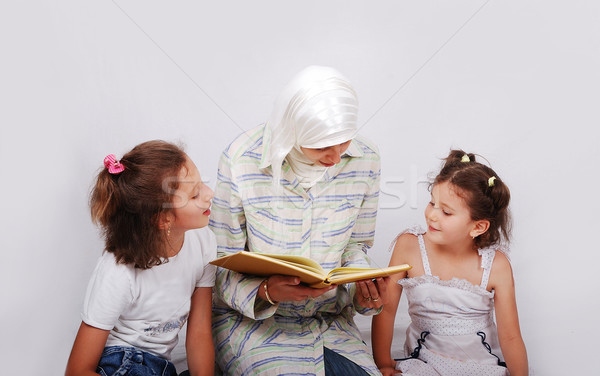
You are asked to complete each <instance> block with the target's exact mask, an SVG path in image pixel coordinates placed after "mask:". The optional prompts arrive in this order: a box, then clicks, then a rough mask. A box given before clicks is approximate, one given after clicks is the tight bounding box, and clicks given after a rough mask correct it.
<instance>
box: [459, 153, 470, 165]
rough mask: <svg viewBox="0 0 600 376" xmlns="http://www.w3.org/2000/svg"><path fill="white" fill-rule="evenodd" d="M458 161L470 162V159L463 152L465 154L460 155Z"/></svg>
mask: <svg viewBox="0 0 600 376" xmlns="http://www.w3.org/2000/svg"><path fill="white" fill-rule="evenodd" d="M460 161H461V162H464V163H469V162H471V159H470V158H469V156H468V155H466V154H465V155H463V156H462V158H461V159H460Z"/></svg>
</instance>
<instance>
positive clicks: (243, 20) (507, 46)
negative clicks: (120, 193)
mask: <svg viewBox="0 0 600 376" xmlns="http://www.w3.org/2000/svg"><path fill="white" fill-rule="evenodd" d="M599 18H600V5H599V3H598V2H596V1H593V0H588V1H584V0H571V1H568V2H567V1H558V0H546V1H541V0H539V1H532V0H529V1H525V0H506V1H484V0H457V1H440V0H438V1H434V0H427V1H423V0H421V1H416V0H413V1H379V2H359V1H341V0H338V1H328V2H324V1H314V0H308V1H302V2H293V3H292V2H282V1H251V2H250V1H237V2H231V1H223V2H205V3H202V4H199V2H197V1H177V2H166V1H139V0H137V1H133V0H116V1H107V0H106V1H93V2H83V1H74V0H64V1H62V2H46V1H29V2H10V3H9V2H4V3H2V5H0V42H1V43H0V46H1V48H0V53H1V54H2V57H1V59H0V103H1V104H0V108H1V110H0V127H1V131H0V132H1V133H0V161H1V165H2V167H1V171H2V174H1V178H0V179H2V184H1V185H0V193H1V197H3V198H4V204H3V205H2V215H0V221H1V222H0V224H1V226H0V242H1V243H0V244H1V248H0V252H1V258H0V319H1V321H0V322H1V323H2V326H3V330H2V335H1V338H2V340H0V358H1V359H2V364H3V365H2V371H1V372H2V373H3V374H10V375H13V374H24V375H40V374H47V375H59V374H61V373H63V370H64V366H65V364H66V360H67V357H68V354H69V351H70V348H71V345H72V342H73V338H74V336H75V332H76V330H77V327H78V325H79V309H80V305H81V302H82V299H83V295H84V290H85V286H86V283H87V279H88V277H89V274H90V272H91V270H92V268H93V266H94V262H95V260H96V258H97V257H98V256H99V255H100V253H101V250H102V242H101V241H100V239H99V238H98V232H97V230H96V229H95V228H94V227H93V225H92V224H91V221H90V219H89V214H88V208H87V197H88V196H87V195H88V192H89V188H90V185H91V182H92V178H93V175H94V174H95V173H96V171H97V169H98V168H99V167H100V166H101V164H102V159H103V158H104V156H105V155H106V154H109V153H114V154H117V156H120V155H122V154H123V153H125V152H126V151H128V150H129V149H130V148H131V147H132V146H134V145H135V144H137V143H140V142H142V141H145V140H148V139H155V138H161V139H166V140H169V141H183V142H184V143H185V144H186V145H187V151H188V153H189V154H190V155H191V157H192V158H193V159H194V160H195V161H196V163H197V165H198V166H199V169H200V172H201V174H203V176H204V178H205V179H206V180H208V181H209V182H210V184H211V185H212V186H214V182H215V176H216V166H217V160H218V157H219V153H220V152H221V150H222V149H223V148H224V147H225V146H226V144H227V143H228V142H229V141H231V140H232V139H233V138H234V137H235V136H236V135H238V134H239V133H240V132H241V131H242V130H245V129H249V128H251V127H253V126H255V125H257V124H259V123H261V122H263V121H264V120H265V119H266V118H267V116H268V114H269V111H270V108H271V104H272V102H273V100H274V98H275V95H276V94H277V92H278V91H279V89H281V88H282V86H283V85H284V84H285V83H286V82H287V80H288V79H289V78H291V76H292V75H293V74H295V73H296V72H297V71H299V70H300V69H302V68H303V67H305V66H307V65H310V64H321V65H330V66H333V67H336V68H337V69H339V70H340V71H342V72H343V73H344V74H345V75H346V76H347V77H348V78H349V79H350V80H351V81H352V82H353V83H354V85H355V87H356V90H357V92H358V93H359V96H360V101H361V109H360V124H361V125H362V129H361V133H362V134H364V135H366V136H368V137H370V138H371V139H372V140H373V141H375V142H376V143H377V144H378V145H379V147H380V150H381V154H382V164H383V166H382V167H383V171H382V181H383V184H384V186H383V190H382V197H381V200H380V206H381V210H380V215H379V217H378V227H377V235H376V244H375V248H374V249H373V250H372V252H371V255H372V256H373V259H374V263H377V264H380V265H383V264H387V261H388V259H389V253H387V251H386V250H387V247H388V245H389V243H390V241H391V240H392V239H393V237H394V235H395V234H396V233H397V232H398V231H400V230H402V229H403V228H405V227H406V226H408V225H411V224H413V223H415V222H421V221H422V217H423V215H422V212H423V209H424V205H425V203H426V202H427V192H426V189H425V188H426V187H425V185H424V184H419V183H418V182H419V181H421V180H424V177H425V176H426V174H427V173H428V172H430V171H434V170H435V169H436V168H438V166H439V163H440V161H439V158H441V157H444V156H445V155H446V154H447V152H448V150H449V148H451V147H460V148H464V149H465V150H467V151H470V152H476V153H480V154H482V155H484V156H485V157H486V158H487V159H488V160H489V161H490V162H491V164H492V167H493V168H495V169H496V171H497V172H498V173H499V174H500V175H501V176H502V178H503V179H504V180H505V181H506V182H507V183H508V184H509V186H510V188H511V190H512V194H513V202H512V208H513V214H514V220H515V221H514V222H515V230H514V242H513V246H512V261H513V267H514V272H515V277H516V283H517V298H518V305H519V312H520V319H521V327H522V331H523V335H524V339H525V342H526V345H527V349H528V353H529V358H530V363H531V366H532V368H533V370H534V374H536V375H559V374H577V375H585V374H592V373H595V372H594V371H593V370H595V368H596V367H595V366H594V363H593V361H590V360H593V359H594V357H595V352H596V351H595V349H596V347H597V346H596V344H595V339H596V338H598V337H599V336H600V330H599V329H600V328H599V325H598V321H597V312H598V309H599V308H600V299H599V298H598V293H597V289H598V287H599V285H600V283H599V277H598V275H599V274H598V273H597V262H598V261H599V259H600V257H599V256H598V245H597V240H596V235H597V233H596V231H597V230H598V228H599V227H600V216H599V215H598V210H599V209H600V205H599V204H598V199H597V197H596V196H597V195H596V194H595V191H596V190H597V187H598V186H599V184H600V178H599V174H598V169H597V163H598V161H599V160H600V158H599V152H598V151H597V147H598V146H597V144H598V140H599V137H598V135H597V130H594V128H595V127H597V125H598V121H599V120H600V114H599V112H598V99H600V98H599V97H600V89H599V87H600V73H599V72H598V67H599V66H600V65H599V63H600V22H599V21H600V19H599ZM406 320H407V316H406V313H404V312H401V313H399V325H406ZM360 324H361V325H363V326H364V325H367V326H368V322H365V321H364V320H361V321H360ZM400 340H402V339H400ZM6 367H8V370H7V369H6ZM596 372H597V371H596Z"/></svg>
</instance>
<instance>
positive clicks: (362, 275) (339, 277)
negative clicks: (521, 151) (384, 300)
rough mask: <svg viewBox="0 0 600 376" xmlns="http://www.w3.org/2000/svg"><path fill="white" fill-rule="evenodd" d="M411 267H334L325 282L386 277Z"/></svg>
mask: <svg viewBox="0 0 600 376" xmlns="http://www.w3.org/2000/svg"><path fill="white" fill-rule="evenodd" d="M411 268H412V266H410V265H407V264H402V265H394V266H388V267H386V268H378V269H364V268H363V269H361V268H336V269H332V270H331V272H330V273H329V274H328V277H327V281H326V282H329V283H334V284H340V283H350V282H356V281H361V280H363V279H370V278H377V277H388V276H390V275H392V274H396V273H401V272H404V271H406V270H409V269H411Z"/></svg>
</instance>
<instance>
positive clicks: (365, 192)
mask: <svg viewBox="0 0 600 376" xmlns="http://www.w3.org/2000/svg"><path fill="white" fill-rule="evenodd" d="M357 111H358V101H357V97H356V93H355V91H354V89H353V88H352V86H351V85H350V83H349V82H348V81H347V80H346V79H345V78H344V77H343V76H342V75H341V74H340V73H339V72H337V71H336V70H334V69H332V68H328V67H317V66H313V67H308V68H306V69H304V70H303V71H301V72H300V73H299V74H298V75H297V76H296V77H295V78H294V79H293V80H292V81H291V82H290V83H289V84H288V85H287V86H286V87H285V88H284V90H283V91H282V93H281V94H280V95H279V97H278V99H277V101H276V105H275V108H274V110H273V113H272V115H271V117H270V119H269V121H268V122H267V123H266V124H265V125H261V126H259V127H257V128H254V129H252V130H250V131H247V132H246V133H244V134H242V135H241V136H239V137H238V138H237V139H236V140H234V141H233V142H232V143H231V144H230V145H229V147H228V148H227V149H226V150H225V151H224V153H223V155H222V157H221V160H220V162H219V172H218V182H217V186H216V190H215V198H214V200H213V211H212V215H211V221H210V225H211V228H212V229H213V231H214V233H215V234H216V236H217V244H218V252H219V255H220V256H223V255H226V254H229V253H233V252H239V251H249V252H262V253H270V254H286V255H299V256H304V257H308V258H311V259H313V260H315V261H317V262H319V263H320V264H321V265H322V266H323V267H324V268H326V269H331V268H334V267H338V266H354V267H368V266H369V262H368V257H367V255H366V251H367V250H368V249H369V248H370V247H371V246H372V244H373V238H374V233H375V217H376V214H377V202H378V197H379V176H380V161H379V154H378V151H377V148H376V147H375V146H373V145H372V144H371V143H370V142H369V141H367V140H366V139H364V138H362V137H360V136H357V134H356V133H357V124H356V121H357ZM385 286H386V284H385V281H384V280H383V279H381V278H380V279H378V280H377V281H371V280H366V281H359V282H356V283H352V284H348V285H340V286H330V287H326V288H322V289H314V288H310V287H308V286H305V285H302V284H300V281H299V280H298V278H297V277H293V276H282V275H273V276H270V277H269V278H264V277H257V276H252V275H244V274H240V273H236V272H233V271H230V270H226V269H220V268H219V269H218V272H217V280H216V286H215V290H216V296H215V307H214V308H213V336H214V341H215V351H216V356H215V358H216V359H217V362H218V365H219V367H220V368H221V370H222V371H223V372H224V373H225V374H226V375H249V374H269V375H284V374H296V375H298V374H313V375H324V374H325V375H379V374H380V373H379V371H378V369H377V366H376V365H375V363H374V361H373V358H372V356H371V354H370V351H369V349H368V348H367V346H366V345H365V343H364V342H363V339H362V338H361V336H360V333H359V331H358V329H357V327H356V325H355V324H354V320H353V316H354V314H355V313H356V312H359V313H361V314H365V315H372V314H374V313H377V312H378V311H379V310H380V309H381V307H382V301H383V300H384V299H385V294H386V290H385Z"/></svg>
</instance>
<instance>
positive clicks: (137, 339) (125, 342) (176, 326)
mask: <svg viewBox="0 0 600 376" xmlns="http://www.w3.org/2000/svg"><path fill="white" fill-rule="evenodd" d="M216 254H217V244H216V241H215V236H214V234H213V233H212V231H210V229H208V227H204V228H201V229H196V230H190V231H187V232H186V233H185V240H184V242H183V247H182V248H181V251H179V253H178V254H177V255H176V256H174V257H171V258H169V262H167V263H165V264H162V265H158V266H154V267H152V268H150V269H145V270H143V269H136V268H134V267H133V266H132V265H124V264H117V263H116V260H115V257H114V255H113V254H112V253H110V252H104V254H103V255H102V256H101V257H100V259H99V260H98V263H97V264H96V268H95V270H94V273H93V274H92V278H91V279H90V282H89V285H88V288H87V293H86V296H85V300H84V304H83V310H82V313H81V316H82V319H83V321H84V322H85V323H86V324H88V325H90V326H93V327H96V328H100V329H104V330H110V333H109V335H108V340H107V341H106V346H133V347H136V348H138V349H140V350H143V351H147V352H150V353H152V354H155V355H157V356H160V357H162V358H165V359H170V354H171V350H173V347H175V345H176V344H177V334H178V333H179V330H180V329H181V327H182V326H183V324H185V322H186V321H187V318H188V315H189V312H190V303H191V297H192V293H193V292H194V289H195V288H196V287H212V286H214V283H215V269H216V267H215V266H213V265H210V264H208V262H209V261H211V260H213V259H214V258H215V257H216Z"/></svg>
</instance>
